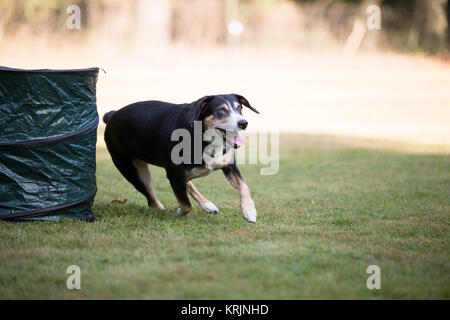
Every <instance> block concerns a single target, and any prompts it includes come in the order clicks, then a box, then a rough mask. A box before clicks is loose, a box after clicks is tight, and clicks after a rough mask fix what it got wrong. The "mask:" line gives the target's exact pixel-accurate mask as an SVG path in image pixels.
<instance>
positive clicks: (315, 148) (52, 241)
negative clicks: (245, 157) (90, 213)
mask: <svg viewBox="0 0 450 320" xmlns="http://www.w3.org/2000/svg"><path fill="white" fill-rule="evenodd" d="M417 150H419V151H420V152H419V151H417ZM97 161H98V170H97V183H98V187H99V191H98V194H97V197H96V200H95V205H94V211H95V214H97V215H102V217H103V218H102V220H101V221H98V222H95V223H84V222H80V221H71V220H66V221H62V222H57V223H54V222H51V223H50V222H39V223H21V224H10V223H4V222H1V223H0V298H8V299H10V298H13V299H16V298H32V299H36V298H37V299H45V298H62V299H66V298H100V299H103V298H138V299H141V298H144V299H318V298H326V299H335V298H338V299H348V298H349V299H367V298H368V299H372V298H376V299H378V298H384V299H405V298H414V299H416V298H426V299H428V298H438V299H449V298H450V261H449V253H450V250H449V249H450V248H449V245H450V232H449V227H450V219H449V218H450V151H449V149H447V148H440V149H439V150H437V151H436V150H435V149H433V150H431V149H428V148H427V147H420V146H411V145H395V144H387V143H382V142H374V141H363V140H360V139H350V138H345V139H344V138H337V137H321V136H306V135H296V136H281V137H280V170H279V172H278V174H276V175H274V176H261V175H259V166H255V165H246V166H241V169H242V170H241V171H242V173H243V175H244V177H245V178H246V181H247V183H248V185H249V186H250V188H251V190H252V195H253V198H254V200H255V203H256V207H257V209H258V222H257V223H256V224H250V223H247V222H246V221H245V220H244V219H243V218H242V215H241V213H240V208H239V199H238V196H237V194H236V192H235V191H234V189H232V187H231V186H230V185H229V184H228V182H227V181H226V180H225V178H224V176H223V175H222V173H221V172H220V171H218V172H214V173H212V174H211V175H210V176H207V177H205V178H201V179H197V180H196V181H195V182H196V186H197V188H198V189H199V190H200V191H201V192H202V193H203V194H204V195H205V197H207V198H208V199H210V200H211V201H213V202H214V203H215V204H216V205H217V206H218V207H219V209H220V210H221V211H220V214H218V215H216V216H210V215H208V214H206V213H204V212H203V211H201V209H200V208H199V206H198V205H197V204H195V207H194V210H193V211H192V212H191V213H190V214H189V215H188V216H186V217H184V218H175V217H174V216H173V213H174V212H175V210H176V201H175V198H174V196H173V194H172V192H171V190H170V187H169V184H168V181H167V180H166V178H165V177H164V172H163V170H161V169H159V168H155V167H151V168H150V169H151V172H152V176H153V184H154V186H155V188H156V191H157V195H158V197H159V199H160V201H161V202H162V203H163V204H164V206H165V207H166V209H167V212H165V213H161V212H159V211H158V210H156V209H148V208H147V207H146V202H145V200H144V197H143V196H141V195H140V194H138V193H137V192H136V191H135V190H134V189H133V188H132V186H131V185H130V184H129V183H127V182H126V181H125V180H124V178H122V177H121V175H120V174H119V172H118V171H117V170H116V169H115V167H114V166H113V164H112V162H111V159H110V157H109V154H108V153H107V152H106V149H104V148H99V149H98V160H97ZM115 197H118V198H125V197H127V198H129V201H128V202H127V203H126V204H120V203H111V200H112V199H114V198H115ZM72 264H75V265H78V266H79V267H80V268H81V290H72V291H70V290H68V289H67V288H66V284H65V283H66V278H67V276H68V275H67V274H66V273H65V271H66V269H67V267H68V266H69V265H72ZM369 265H378V266H380V268H381V289H380V290H369V289H367V287H366V279H367V277H368V276H369V275H368V274H366V269H367V267H368V266H369Z"/></svg>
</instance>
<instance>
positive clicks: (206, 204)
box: [200, 201, 219, 213]
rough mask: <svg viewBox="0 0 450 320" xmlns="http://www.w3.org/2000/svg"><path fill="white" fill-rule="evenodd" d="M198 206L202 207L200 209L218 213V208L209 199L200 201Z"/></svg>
mask: <svg viewBox="0 0 450 320" xmlns="http://www.w3.org/2000/svg"><path fill="white" fill-rule="evenodd" d="M200 207H202V209H203V210H204V211H205V212H208V213H219V208H217V207H216V205H215V204H214V203H212V202H211V201H206V202H203V203H200Z"/></svg>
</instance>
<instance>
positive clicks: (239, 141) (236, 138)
mask: <svg viewBox="0 0 450 320" xmlns="http://www.w3.org/2000/svg"><path fill="white" fill-rule="evenodd" d="M233 142H234V144H235V145H237V146H238V147H240V146H242V145H243V144H244V143H245V139H244V138H242V137H241V136H240V135H239V134H236V135H235V136H234V138H233Z"/></svg>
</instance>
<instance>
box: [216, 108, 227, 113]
mask: <svg viewBox="0 0 450 320" xmlns="http://www.w3.org/2000/svg"><path fill="white" fill-rule="evenodd" d="M218 112H219V113H220V114H225V113H227V110H225V108H220V109H219V111H218Z"/></svg>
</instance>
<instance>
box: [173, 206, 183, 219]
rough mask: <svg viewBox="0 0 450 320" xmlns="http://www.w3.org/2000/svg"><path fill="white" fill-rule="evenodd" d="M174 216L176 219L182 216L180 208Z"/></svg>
mask: <svg viewBox="0 0 450 320" xmlns="http://www.w3.org/2000/svg"><path fill="white" fill-rule="evenodd" d="M175 216H177V217H180V216H183V211H182V210H181V208H180V207H178V209H177V212H175Z"/></svg>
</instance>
